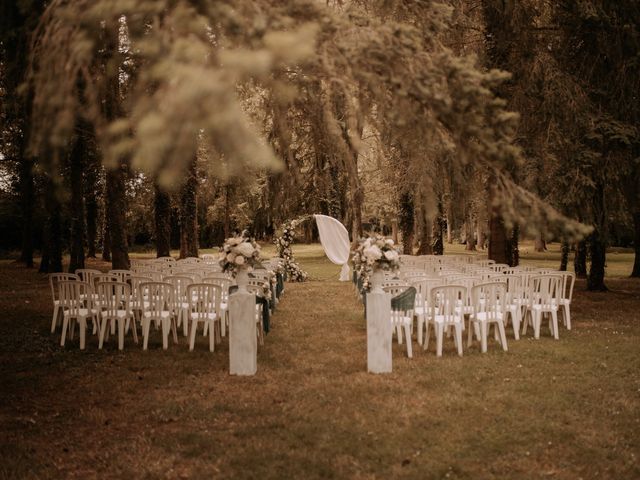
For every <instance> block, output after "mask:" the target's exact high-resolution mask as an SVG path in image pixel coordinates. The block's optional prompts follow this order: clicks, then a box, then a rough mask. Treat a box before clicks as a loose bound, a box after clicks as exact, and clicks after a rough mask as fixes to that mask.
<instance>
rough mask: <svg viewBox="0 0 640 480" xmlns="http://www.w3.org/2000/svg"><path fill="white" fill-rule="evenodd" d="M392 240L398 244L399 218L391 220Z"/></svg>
mask: <svg viewBox="0 0 640 480" xmlns="http://www.w3.org/2000/svg"><path fill="white" fill-rule="evenodd" d="M391 240H393V243H394V244H396V245H398V220H397V219H393V220H391Z"/></svg>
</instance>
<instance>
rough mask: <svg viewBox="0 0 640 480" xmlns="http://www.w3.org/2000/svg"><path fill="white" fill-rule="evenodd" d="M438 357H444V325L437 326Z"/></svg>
mask: <svg viewBox="0 0 640 480" xmlns="http://www.w3.org/2000/svg"><path fill="white" fill-rule="evenodd" d="M435 329H436V355H437V356H438V357H441V356H442V337H443V336H444V325H436V326H435Z"/></svg>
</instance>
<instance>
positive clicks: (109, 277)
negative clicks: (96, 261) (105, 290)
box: [92, 273, 120, 292]
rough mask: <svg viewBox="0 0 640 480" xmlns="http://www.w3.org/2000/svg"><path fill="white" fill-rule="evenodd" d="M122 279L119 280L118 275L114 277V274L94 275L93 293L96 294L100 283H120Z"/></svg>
mask: <svg viewBox="0 0 640 480" xmlns="http://www.w3.org/2000/svg"><path fill="white" fill-rule="evenodd" d="M119 281H120V279H119V278H118V276H117V275H114V274H112V273H101V274H99V275H94V276H93V282H92V285H93V291H94V292H95V290H96V285H97V284H98V283H99V282H119Z"/></svg>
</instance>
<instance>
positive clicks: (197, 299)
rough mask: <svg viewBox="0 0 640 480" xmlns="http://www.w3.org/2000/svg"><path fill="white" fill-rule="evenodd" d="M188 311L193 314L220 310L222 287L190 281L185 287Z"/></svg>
mask: <svg viewBox="0 0 640 480" xmlns="http://www.w3.org/2000/svg"><path fill="white" fill-rule="evenodd" d="M187 298H188V301H189V311H190V312H191V313H194V314H199V315H203V314H211V313H219V312H220V303H221V302H222V288H220V287H219V286H218V285H213V284H211V283H192V284H191V285H189V286H188V287H187Z"/></svg>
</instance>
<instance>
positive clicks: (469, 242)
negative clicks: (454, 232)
mask: <svg viewBox="0 0 640 480" xmlns="http://www.w3.org/2000/svg"><path fill="white" fill-rule="evenodd" d="M464 240H465V247H464V249H465V250H467V251H469V252H474V251H475V250H476V239H475V237H474V236H473V221H472V219H471V217H470V216H469V217H468V218H467V220H466V221H465V222H464Z"/></svg>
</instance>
